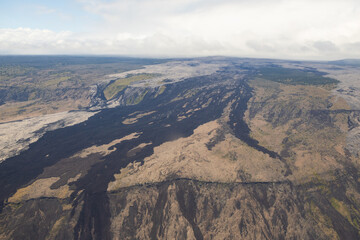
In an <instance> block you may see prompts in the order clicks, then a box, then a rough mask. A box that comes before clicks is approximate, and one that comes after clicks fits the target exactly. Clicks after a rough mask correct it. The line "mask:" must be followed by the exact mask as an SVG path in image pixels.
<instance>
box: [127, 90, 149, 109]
mask: <svg viewBox="0 0 360 240" xmlns="http://www.w3.org/2000/svg"><path fill="white" fill-rule="evenodd" d="M148 92H149V91H148V90H145V91H143V92H142V93H141V94H139V95H138V96H136V97H135V98H128V99H126V104H127V105H136V104H138V103H140V102H141V101H142V100H143V99H144V97H145V95H146V94H147V93H148Z"/></svg>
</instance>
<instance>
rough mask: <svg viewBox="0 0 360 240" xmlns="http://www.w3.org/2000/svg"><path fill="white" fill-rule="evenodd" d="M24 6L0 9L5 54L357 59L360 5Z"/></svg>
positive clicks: (355, 0)
mask: <svg viewBox="0 0 360 240" xmlns="http://www.w3.org/2000/svg"><path fill="white" fill-rule="evenodd" d="M2 1H5V0H0V2H2ZM9 2H11V1H9ZM21 2H22V1H17V0H16V1H14V3H13V4H12V5H9V4H6V3H4V4H2V5H3V7H2V9H3V10H2V11H1V12H0V13H1V15H2V17H0V54H118V55H137V56H158V57H159V56H208V55H228V56H241V57H269V58H289V59H318V60H328V59H340V58H360V1H359V0H341V1H340V0H301V1H299V0H297V1H295V0H288V1H285V0H283V1H281V0H238V1H235V0H221V1H220V0H107V1H101V0H78V1H69V0H67V1H64V2H66V4H67V6H66V7H59V6H56V5H54V4H51V2H52V1H44V0H39V1H32V4H28V2H27V1H23V2H26V3H27V4H26V9H25V8H24V6H23V5H21ZM17 6H19V8H18V9H22V10H19V11H17ZM20 6H22V8H21V7H20ZM7 7H8V8H9V10H8V11H7V9H6V8H7ZM21 14H22V15H21ZM13 19H15V20H16V19H17V21H15V20H13Z"/></svg>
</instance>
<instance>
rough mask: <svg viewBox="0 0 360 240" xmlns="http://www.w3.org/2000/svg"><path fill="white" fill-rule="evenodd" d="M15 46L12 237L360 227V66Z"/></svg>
mask: <svg viewBox="0 0 360 240" xmlns="http://www.w3.org/2000/svg"><path fill="white" fill-rule="evenodd" d="M1 58H2V59H1V61H0V65H1V66H0V70H1V71H2V72H1V73H2V75H1V78H0V104H1V105H0V121H1V122H2V123H0V186H1V188H0V239H21V240H23V239H360V176H359V170H360V106H359V103H360V85H359V82H360V81H359V73H360V65H359V64H358V63H357V62H355V63H354V62H351V64H349V63H348V62H347V61H336V62H300V61H281V60H268V59H242V58H226V57H206V58H194V59H166V60H164V59H162V60H157V59H130V58H106V57H104V58H97V57H54V56H53V57H37V58H36V59H31V60H29V59H27V58H28V57H20V56H19V57H1ZM44 58H46V59H44Z"/></svg>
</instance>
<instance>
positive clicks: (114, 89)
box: [103, 74, 156, 100]
mask: <svg viewBox="0 0 360 240" xmlns="http://www.w3.org/2000/svg"><path fill="white" fill-rule="evenodd" d="M155 76H156V75H155V74H139V75H131V76H128V77H126V78H120V79H117V80H115V81H113V82H112V83H110V84H109V85H107V86H106V88H105V89H104V91H103V92H104V96H105V98H106V99H107V100H110V99H112V98H113V97H115V96H116V95H117V94H118V93H119V92H121V91H122V90H124V88H126V87H127V86H128V85H130V84H131V83H133V82H138V81H142V80H146V79H150V78H153V77H155Z"/></svg>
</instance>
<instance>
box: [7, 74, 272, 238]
mask: <svg viewBox="0 0 360 240" xmlns="http://www.w3.org/2000/svg"><path fill="white" fill-rule="evenodd" d="M234 72H236V69H234V70H233V71H232V72H230V73H229V72H228V71H226V72H218V73H216V74H213V75H210V76H202V77H195V78H189V79H187V80H185V81H183V82H179V83H175V84H172V85H168V86H167V88H166V91H165V92H164V93H163V94H161V95H159V96H158V97H157V98H152V96H146V97H145V99H144V100H143V101H142V102H141V103H140V104H138V105H136V106H127V107H118V108H114V109H105V110H102V111H101V112H99V113H98V114H96V115H95V116H93V117H91V118H89V119H88V120H87V121H85V122H83V123H80V124H77V125H75V126H71V127H66V128H62V129H57V130H55V131H51V132H48V133H46V134H45V135H44V136H43V137H42V138H40V139H39V140H38V141H37V142H35V143H33V144H31V145H30V146H29V149H28V150H26V151H24V152H22V153H21V154H20V155H18V156H15V157H12V158H10V159H8V160H6V161H4V162H3V163H2V164H0V185H1V186H2V188H1V189H0V203H2V204H4V201H5V200H6V199H7V198H8V197H10V196H11V195H12V194H14V193H15V192H16V190H17V189H18V188H20V187H22V186H23V185H24V184H26V183H28V182H29V181H31V180H32V179H34V178H36V177H37V176H38V175H39V174H41V173H42V171H43V169H44V168H45V167H47V166H51V165H53V164H55V163H56V162H58V161H59V160H61V159H63V158H67V157H70V156H72V155H73V154H75V153H76V152H78V151H80V150H82V149H84V148H87V147H90V146H93V145H102V144H107V143H109V142H111V141H113V140H115V139H119V138H122V137H124V136H127V135H129V134H131V133H134V132H142V134H141V135H140V137H138V138H136V139H132V140H127V141H123V142H121V143H119V144H117V145H116V149H117V150H116V151H114V152H112V153H111V154H109V155H107V156H105V157H104V161H102V162H99V163H96V164H94V165H93V166H92V167H91V169H90V170H89V171H88V173H87V174H86V175H85V176H83V177H82V178H80V179H79V180H78V181H77V182H76V183H74V184H73V186H72V187H74V188H75V189H76V191H75V192H74V194H73V195H72V200H73V202H74V204H73V205H74V207H76V205H77V203H78V202H80V201H83V207H82V211H81V214H80V218H79V221H78V223H77V225H76V227H75V230H74V237H75V239H93V238H95V239H110V238H111V236H110V235H109V232H110V231H109V229H110V210H109V199H108V196H107V194H106V191H107V186H108V183H109V182H110V181H112V180H114V179H113V176H114V174H115V173H118V172H119V171H120V169H121V168H123V167H125V166H127V165H128V164H129V163H131V162H134V161H140V162H141V161H142V160H143V159H144V158H145V157H147V156H150V155H151V154H153V148H154V147H156V146H159V145H160V144H162V143H164V142H167V141H171V140H174V139H177V138H179V137H187V136H190V135H191V134H192V133H193V130H194V129H195V128H196V127H198V126H199V125H201V124H204V123H206V122H209V121H212V120H215V119H217V118H219V117H220V116H221V114H222V113H223V110H224V108H225V107H226V106H227V105H228V104H229V103H230V102H232V101H233V100H236V101H235V103H234V105H233V109H232V113H231V118H230V126H233V127H234V132H235V134H236V136H237V137H238V138H240V139H241V140H243V141H244V142H246V143H247V144H248V145H249V146H251V147H254V148H256V149H257V150H260V151H262V152H265V153H267V154H269V155H270V156H272V157H278V155H277V154H276V153H274V152H271V151H269V150H267V149H265V148H263V147H261V146H259V145H258V143H257V141H256V140H254V139H252V138H251V137H250V136H249V132H250V131H249V128H248V126H247V125H246V123H245V122H244V121H243V120H242V118H243V113H244V112H245V110H246V107H247V102H248V100H249V99H250V97H251V88H250V87H249V86H248V85H247V83H246V80H245V78H241V79H234V77H233V76H234ZM234 90H235V91H234ZM228 93H232V94H231V95H230V97H228V98H226V99H225V98H224V96H226V95H227V94H228ZM185 95H187V96H190V97H188V98H186V99H178V100H176V101H174V99H175V98H176V97H177V96H185ZM209 99H212V102H211V103H210V104H209V105H208V106H207V107H204V108H202V106H203V105H204V104H206V103H207V102H208V100H209ZM197 108H201V110H198V111H193V112H191V111H189V110H194V109H197ZM135 111H138V112H149V111H156V112H155V113H154V114H151V115H148V116H145V117H142V118H141V119H139V120H138V121H137V122H136V123H134V124H131V125H124V124H123V123H122V122H123V120H124V119H126V118H127V117H128V115H129V114H131V113H134V112H135ZM189 112H190V113H189ZM178 116H186V118H184V119H183V120H181V121H178ZM169 125H170V127H169ZM149 142H151V145H148V146H146V147H144V148H143V149H141V150H140V151H138V152H137V153H136V154H135V155H134V156H127V152H128V151H129V150H131V149H133V148H134V147H136V146H138V145H139V144H141V143H149ZM82 190H83V191H82ZM80 191H82V192H81V194H78V193H79V192H80ZM193 228H194V232H196V233H197V235H198V236H201V233H198V228H197V226H196V225H193ZM154 229H155V228H154ZM200 238H201V237H200Z"/></svg>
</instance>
